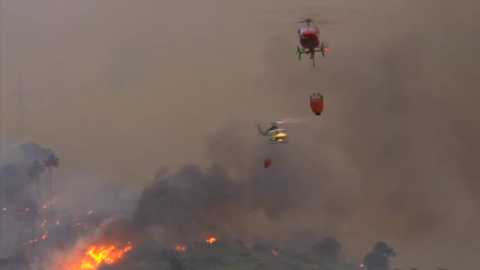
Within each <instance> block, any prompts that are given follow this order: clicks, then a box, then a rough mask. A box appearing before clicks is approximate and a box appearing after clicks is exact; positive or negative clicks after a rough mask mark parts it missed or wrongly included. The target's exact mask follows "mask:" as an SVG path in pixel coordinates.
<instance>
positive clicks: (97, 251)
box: [69, 242, 132, 270]
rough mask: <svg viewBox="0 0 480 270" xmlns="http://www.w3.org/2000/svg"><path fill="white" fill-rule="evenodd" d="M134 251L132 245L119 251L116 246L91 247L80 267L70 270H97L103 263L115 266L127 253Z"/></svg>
mask: <svg viewBox="0 0 480 270" xmlns="http://www.w3.org/2000/svg"><path fill="white" fill-rule="evenodd" d="M131 249H132V244H131V243H130V242H128V245H127V246H126V247H125V248H124V249H123V250H117V247H115V246H95V245H93V246H90V247H89V248H88V250H87V252H85V257H84V258H83V260H82V262H81V263H80V266H77V267H74V268H69V270H87V269H88V270H96V269H97V268H98V267H99V266H100V265H101V264H102V263H106V264H113V263H114V262H116V261H117V260H118V259H120V258H123V256H124V255H125V253H127V252H128V251H130V250H131Z"/></svg>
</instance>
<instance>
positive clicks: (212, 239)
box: [206, 237, 217, 244]
mask: <svg viewBox="0 0 480 270" xmlns="http://www.w3.org/2000/svg"><path fill="white" fill-rule="evenodd" d="M206 242H207V243H209V244H213V243H215V242H217V238H215V237H210V238H208V239H207V240H206Z"/></svg>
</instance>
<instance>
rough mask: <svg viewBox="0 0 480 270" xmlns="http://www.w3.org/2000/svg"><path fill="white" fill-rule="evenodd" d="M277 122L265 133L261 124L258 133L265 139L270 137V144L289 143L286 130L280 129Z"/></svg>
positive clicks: (258, 125)
mask: <svg viewBox="0 0 480 270" xmlns="http://www.w3.org/2000/svg"><path fill="white" fill-rule="evenodd" d="M277 124H278V123H277V122H273V123H271V125H272V126H271V127H270V128H268V129H267V130H265V131H263V130H262V128H261V127H260V124H257V129H258V133H259V134H260V135H263V136H265V137H268V140H269V142H271V143H287V142H288V135H287V133H286V132H285V129H282V128H279V127H278V126H277Z"/></svg>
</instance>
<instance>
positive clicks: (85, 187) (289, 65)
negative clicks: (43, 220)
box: [2, 0, 480, 270]
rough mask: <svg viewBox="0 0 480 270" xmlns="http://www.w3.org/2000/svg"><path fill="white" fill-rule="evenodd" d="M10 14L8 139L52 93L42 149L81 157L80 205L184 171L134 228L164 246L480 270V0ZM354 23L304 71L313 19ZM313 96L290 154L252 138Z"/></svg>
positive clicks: (42, 114)
mask: <svg viewBox="0 0 480 270" xmlns="http://www.w3.org/2000/svg"><path fill="white" fill-rule="evenodd" d="M4 2H5V3H6V4H5V5H3V6H2V15H5V14H6V15H5V16H6V17H2V20H3V21H2V22H6V24H2V30H4V29H5V30H6V31H3V32H2V35H3V36H2V37H4V39H3V43H2V49H3V50H4V51H3V52H2V56H3V58H2V59H3V60H2V62H3V63H8V64H7V65H4V64H2V68H3V69H2V71H6V73H2V74H6V75H2V78H6V80H2V86H4V87H2V89H6V90H5V92H4V93H2V94H3V95H2V105H4V106H2V120H3V126H2V132H3V131H4V130H7V132H8V133H9V134H10V133H12V132H11V131H12V130H14V127H15V121H14V120H13V119H16V118H15V117H14V116H15V115H14V111H15V110H14V109H15V108H14V107H13V106H14V104H16V102H14V99H13V95H14V94H17V93H13V92H14V90H15V89H17V83H18V81H17V78H18V77H19V74H20V73H22V74H27V75H24V76H25V77H28V78H26V79H25V81H24V86H25V88H28V87H33V86H35V89H36V90H37V91H36V93H41V95H38V94H36V93H30V94H28V95H30V96H29V98H26V104H27V105H28V106H26V107H27V108H28V114H27V117H26V118H27V119H26V120H27V121H26V123H29V124H30V125H29V130H30V132H31V134H32V135H31V136H32V137H39V138H40V137H41V138H43V139H44V141H46V142H47V143H45V145H54V144H56V145H57V146H58V149H62V153H65V155H62V158H63V157H66V159H67V160H68V162H66V163H64V164H66V168H67V169H68V170H67V171H68V173H69V175H73V176H72V179H73V180H70V181H69V182H70V184H71V186H74V187H75V189H73V188H72V189H73V190H74V191H75V192H70V193H67V192H65V193H67V194H68V195H71V194H73V195H76V196H72V197H75V198H76V199H77V201H80V202H82V203H87V202H88V203H89V206H91V205H95V204H98V201H100V200H103V198H105V196H106V195H105V194H109V192H110V191H111V189H109V187H110V186H111V185H105V187H106V188H98V187H97V186H95V185H93V184H96V183H97V182H98V181H100V180H99V179H101V181H103V182H106V183H108V182H111V183H115V185H119V186H121V185H120V184H118V182H120V181H124V184H125V185H126V186H128V187H131V188H132V189H135V190H137V189H141V188H143V187H144V184H145V182H146V180H145V179H150V178H149V176H150V175H151V174H152V171H153V170H154V169H155V168H156V167H157V166H159V165H167V166H171V167H172V170H174V169H178V168H179V167H180V169H178V170H176V171H177V173H174V174H172V175H170V176H162V177H158V179H156V183H153V184H152V186H151V188H152V190H151V192H150V191H148V190H146V191H145V192H144V195H143V197H142V198H141V199H140V204H139V205H138V207H137V212H136V214H135V215H134V218H133V222H134V223H133V224H135V226H137V227H138V228H148V229H147V231H149V233H151V234H153V235H160V236H159V237H158V238H159V239H160V240H165V238H168V237H167V236H168V233H171V234H172V239H169V241H180V240H182V236H183V233H185V234H187V235H189V236H191V237H193V238H197V235H198V238H201V237H202V234H208V233H212V231H213V232H215V233H219V234H220V233H225V234H228V233H230V234H232V235H245V236H247V238H252V239H262V240H265V241H267V242H275V241H278V242H281V243H282V244H283V245H285V246H289V247H291V248H292V249H295V248H296V247H297V246H303V247H305V246H309V245H308V242H309V241H318V240H319V239H323V237H325V236H326V235H332V236H335V238H336V239H338V241H339V242H340V243H341V244H342V252H344V253H348V254H353V256H355V257H357V258H361V257H363V255H364V254H365V250H369V249H370V248H371V246H372V244H373V243H375V242H377V241H380V240H381V241H386V242H387V243H389V244H391V245H392V246H394V247H395V250H396V251H397V252H398V256H397V257H396V258H395V261H394V263H393V262H392V267H399V268H402V269H406V268H407V267H410V266H411V265H415V266H418V267H419V269H427V268H432V267H435V266H436V265H439V266H447V267H449V268H450V269H453V268H462V269H468V270H470V269H472V270H473V269H477V268H478V267H477V265H478V263H477V258H476V255H475V253H474V252H472V250H477V249H478V248H480V238H479V237H478V235H480V233H478V231H479V229H478V228H479V227H480V226H479V224H480V219H479V218H478V215H477V209H478V206H479V199H478V198H479V196H478V194H479V193H480V190H479V187H480V185H479V181H478V177H479V176H480V170H479V168H478V164H477V163H478V162H477V160H478V159H479V156H480V143H479V138H480V136H479V134H480V125H479V123H478V119H480V112H479V110H478V106H477V100H478V98H479V95H480V94H479V93H480V92H479V91H478V85H480V81H479V76H478V74H477V73H478V72H477V71H478V69H479V66H480V60H479V58H478V57H476V55H477V51H478V48H479V47H480V40H479V38H478V25H479V18H480V16H479V14H478V10H479V8H478V5H479V2H478V1H474V0H465V1H461V2H458V1H457V2H452V1H445V0H440V1H435V2H434V3H432V1H426V0H419V1H380V0H361V1H357V2H355V3H353V2H352V1H326V2H328V3H330V4H335V5H337V6H338V7H339V10H340V11H338V10H337V11H335V10H333V11H332V10H330V11H329V10H325V9H324V6H323V3H324V2H325V1H322V3H321V4H322V5H321V4H318V5H317V3H313V2H311V1H294V2H293V1H283V0H277V1H266V2H263V1H260V2H259V1H249V0H246V1H229V2H228V3H227V2H226V1H186V2H185V1H178V2H175V3H173V2H172V3H166V2H162V1H141V3H140V4H139V3H138V2H135V3H133V2H132V3H130V4H129V3H127V2H122V3H119V2H117V1H77V2H76V3H75V4H71V3H69V2H65V1H50V0H49V1H45V2H48V3H49V5H38V4H35V3H33V2H32V3H27V2H25V1H4ZM4 10H7V11H8V12H6V11H4ZM342 10H347V11H348V13H349V16H350V17H351V19H350V22H351V23H345V24H337V25H329V24H323V25H320V30H321V35H322V38H324V39H325V40H327V41H329V45H330V48H331V51H330V52H329V54H327V56H326V57H325V58H320V57H319V58H317V67H316V68H315V69H313V68H312V66H311V63H310V62H309V61H308V60H307V59H303V60H302V61H298V60H297V58H296V56H295V54H294V51H295V49H296V46H297V44H298V41H297V39H296V38H297V36H296V30H297V27H298V26H299V23H297V22H298V21H299V20H301V19H304V18H305V17H314V19H317V18H318V17H320V18H318V19H319V20H320V21H322V19H323V17H324V16H326V15H325V14H327V16H328V17H329V18H333V19H334V20H335V19H336V20H340V19H339V18H341V17H342V15H343V14H340V13H342ZM347 11H346V12H347ZM320 13H322V14H320ZM178 14H181V15H182V16H181V18H182V20H179V19H178V18H179V15H178ZM318 14H320V15H318ZM315 16H317V17H315ZM79 22H86V23H79ZM87 22H88V23H87ZM258 22H261V23H263V26H262V27H258V24H257V23H258ZM287 22H288V23H287ZM172 26H175V27H172ZM186 32H188V33H189V34H184V33H186ZM5 37H6V38H5ZM232 48H242V49H241V50H232ZM65 59H68V60H69V61H65ZM264 60H266V61H264ZM20 63H22V64H20ZM20 70H21V72H20ZM12 78H13V79H12ZM52 78H53V79H52ZM186 78H188V79H186ZM26 90H27V89H26ZM312 92H321V93H322V94H323V95H324V97H325V102H326V108H325V112H324V114H323V115H322V116H321V117H320V118H318V121H311V122H308V123H305V124H302V123H299V124H298V126H296V127H292V128H290V127H288V128H287V131H288V133H289V135H290V138H291V143H290V144H289V145H285V147H281V148H280V147H271V148H270V149H269V148H267V147H266V146H265V145H263V144H262V145H261V144H260V142H261V143H263V141H261V139H263V138H251V137H253V136H254V135H253V133H255V131H254V126H253V124H254V123H256V122H260V121H262V122H263V121H268V120H277V119H282V118H284V117H297V116H299V117H301V116H303V115H304V113H310V111H309V108H308V104H307V100H308V95H309V94H310V93H312ZM25 95H26V96H28V95H27V94H25ZM37 98H38V99H37ZM33 100H35V102H33ZM228 121H237V122H236V124H235V125H232V126H230V127H228V128H225V129H223V130H220V131H219V132H218V133H217V135H216V136H214V138H213V139H212V140H211V142H208V143H207V144H205V143H204V141H203V140H202V139H201V138H202V137H203V136H205V135H206V134H211V133H212V132H215V131H216V130H217V129H218V127H219V126H222V125H224V124H225V123H226V122H228ZM47 123H48V124H47ZM250 134H252V135H251V136H250ZM10 135H11V134H10ZM2 136H3V133H2ZM242 136H245V137H242ZM257 139H258V140H257ZM42 145H43V143H42ZM52 147H53V146H52ZM205 148H206V149H207V152H208V154H209V156H208V157H205V156H204V155H203V150H205ZM54 149H57V148H56V147H54ZM266 156H269V157H272V158H273V164H272V166H271V167H270V168H269V169H268V170H264V169H263V168H262V166H261V161H262V160H263V159H264V158H265V157H266ZM186 162H188V163H191V164H198V166H196V165H195V166H190V167H188V168H186V169H182V168H183V166H182V165H183V164H184V163H186ZM205 163H207V166H205ZM208 163H215V164H217V166H216V167H214V169H212V171H210V172H208V171H204V170H203V169H201V168H204V167H210V166H209V165H210V164H208ZM98 171H100V172H102V173H99V174H96V172H98ZM9 173H11V174H12V175H13V174H14V173H13V172H11V170H10V171H9ZM32 173H33V174H32V175H34V174H35V173H34V171H32ZM182 177H183V178H185V179H186V180H185V179H183V181H184V182H182V181H181V180H178V179H182ZM191 177H198V180H191V179H190V180H189V179H188V178H191ZM25 179H26V181H29V180H28V178H25ZM120 179H121V180H120ZM124 179H125V180H124ZM72 182H73V184H72ZM180 183H182V184H180ZM74 184H76V185H74ZM203 184H206V185H210V186H212V185H213V188H212V189H213V190H212V191H210V190H205V189H203V188H202V185H203ZM199 186H200V187H199ZM79 190H81V191H82V192H79ZM91 190H99V192H98V194H95V193H94V192H90V191H91ZM232 190H235V192H232ZM153 191H156V192H159V194H162V197H159V198H155V193H154V192H153ZM167 191H168V192H172V194H175V195H178V196H180V197H179V198H177V197H175V196H172V195H170V194H166V195H165V192H167ZM112 193H113V192H112ZM33 194H34V193H33ZM78 194H81V195H78ZM86 194H88V195H86ZM162 198H167V199H168V201H169V202H168V203H169V204H170V205H171V206H172V207H175V209H178V210H179V211H180V210H181V211H185V213H190V214H192V215H193V217H190V216H188V215H185V214H184V213H173V212H168V209H166V208H164V207H163V206H161V205H159V204H160V202H161V201H162V200H163V199H162ZM148 202H152V205H148ZM217 202H218V204H219V205H217V204H216V203H217ZM111 205H116V204H115V203H112V204H111ZM69 207H70V205H67V206H65V208H67V209H68V208H69ZM152 210H158V211H159V212H162V213H163V214H164V216H166V217H167V218H162V217H160V216H159V215H157V214H156V213H155V212H154V211H152ZM149 217H151V219H149ZM188 221H191V222H196V224H184V222H187V223H188ZM156 225H163V226H158V227H159V228H157V227H155V226H156ZM177 226H178V227H177ZM163 227H164V228H166V229H165V230H166V232H167V233H163V234H162V228H163ZM185 238H186V237H185ZM167 242H168V241H167ZM254 242H255V241H254ZM312 244H313V243H312ZM418 250H421V251H422V254H421V255H420V256H419V254H418ZM394 264H395V265H394ZM432 265H434V266H432Z"/></svg>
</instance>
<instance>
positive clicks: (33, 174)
mask: <svg viewBox="0 0 480 270" xmlns="http://www.w3.org/2000/svg"><path fill="white" fill-rule="evenodd" d="M44 171H45V167H44V166H43V165H42V164H41V163H40V162H38V160H35V162H34V163H33V164H32V166H30V169H28V172H27V174H28V177H29V178H30V179H31V180H33V181H35V187H36V190H37V204H40V203H41V202H40V200H41V198H40V187H39V183H38V176H39V175H40V174H41V173H42V172H44Z"/></svg>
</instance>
